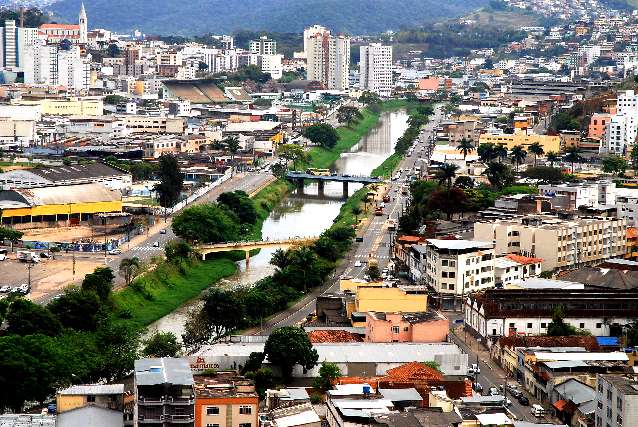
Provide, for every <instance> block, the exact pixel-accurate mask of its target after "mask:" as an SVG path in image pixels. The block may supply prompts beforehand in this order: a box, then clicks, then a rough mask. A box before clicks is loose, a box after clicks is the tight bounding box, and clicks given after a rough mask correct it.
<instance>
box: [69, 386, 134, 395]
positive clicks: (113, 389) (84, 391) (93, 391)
mask: <svg viewBox="0 0 638 427" xmlns="http://www.w3.org/2000/svg"><path fill="white" fill-rule="evenodd" d="M123 393H124V384H85V385H74V386H71V387H69V388H65V389H63V390H58V394H61V395H80V396H85V395H104V394H106V395H109V394H123Z"/></svg>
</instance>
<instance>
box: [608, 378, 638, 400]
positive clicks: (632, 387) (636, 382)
mask: <svg viewBox="0 0 638 427" xmlns="http://www.w3.org/2000/svg"><path fill="white" fill-rule="evenodd" d="M600 377H601V378H602V379H604V380H605V381H607V382H608V383H610V384H612V385H613V386H614V387H615V388H616V389H617V390H618V392H619V393H621V394H624V395H638V378H637V377H636V376H634V375H613V374H601V375H600Z"/></svg>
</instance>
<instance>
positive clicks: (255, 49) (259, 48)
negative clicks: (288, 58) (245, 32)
mask: <svg viewBox="0 0 638 427" xmlns="http://www.w3.org/2000/svg"><path fill="white" fill-rule="evenodd" d="M248 50H250V52H251V53H258V54H260V55H275V54H277V42H276V41H274V40H271V39H269V38H268V37H266V36H261V37H259V39H257V40H251V41H250V43H249V45H248Z"/></svg>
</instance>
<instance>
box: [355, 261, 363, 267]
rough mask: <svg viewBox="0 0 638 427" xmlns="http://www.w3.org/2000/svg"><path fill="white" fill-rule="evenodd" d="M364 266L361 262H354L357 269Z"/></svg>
mask: <svg viewBox="0 0 638 427" xmlns="http://www.w3.org/2000/svg"><path fill="white" fill-rule="evenodd" d="M362 265H363V264H361V261H355V262H354V266H355V267H361V266H362Z"/></svg>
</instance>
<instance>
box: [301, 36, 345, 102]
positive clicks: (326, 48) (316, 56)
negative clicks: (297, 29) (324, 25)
mask: <svg viewBox="0 0 638 427" xmlns="http://www.w3.org/2000/svg"><path fill="white" fill-rule="evenodd" d="M323 30H325V29H323ZM323 30H322V31H317V32H308V33H307V35H308V38H307V39H305V40H304V45H306V46H307V50H306V55H307V61H308V66H307V69H306V72H307V79H308V80H316V81H319V82H321V83H323V85H324V86H325V87H326V88H327V89H330V90H340V91H345V90H348V88H349V86H350V80H349V71H350V38H349V37H346V36H344V35H338V36H333V35H331V34H330V32H329V31H323ZM304 34H306V33H305V32H304Z"/></svg>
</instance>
